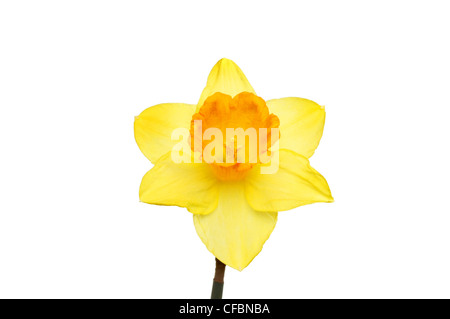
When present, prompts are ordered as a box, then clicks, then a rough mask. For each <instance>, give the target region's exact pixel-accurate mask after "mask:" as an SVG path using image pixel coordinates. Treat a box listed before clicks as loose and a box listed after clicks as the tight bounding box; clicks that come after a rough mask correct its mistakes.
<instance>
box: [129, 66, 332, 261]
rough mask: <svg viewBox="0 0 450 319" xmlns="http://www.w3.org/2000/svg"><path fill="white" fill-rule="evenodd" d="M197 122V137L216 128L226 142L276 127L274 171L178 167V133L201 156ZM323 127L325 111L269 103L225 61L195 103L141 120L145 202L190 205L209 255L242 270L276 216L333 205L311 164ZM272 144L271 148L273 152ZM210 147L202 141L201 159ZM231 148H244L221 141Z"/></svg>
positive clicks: (311, 105) (303, 102) (304, 104)
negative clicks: (238, 133) (229, 134)
mask: <svg viewBox="0 0 450 319" xmlns="http://www.w3.org/2000/svg"><path fill="white" fill-rule="evenodd" d="M195 121H201V122H202V128H201V132H200V133H205V131H206V130H207V129H208V128H218V129H219V130H221V131H222V132H223V134H224V136H225V135H226V134H225V131H226V129H227V128H235V129H236V128H243V129H247V128H249V127H254V128H257V129H265V130H266V131H267V132H269V131H270V129H279V139H278V140H276V142H275V143H276V145H277V148H278V150H272V153H274V154H275V153H276V155H277V156H276V158H277V170H276V171H275V172H274V173H271V174H262V172H261V169H262V168H263V167H265V166H267V165H268V163H263V162H262V161H260V160H259V159H258V160H257V161H256V162H252V163H250V162H248V161H244V162H242V161H241V162H239V163H231V164H230V163H226V162H220V161H219V162H211V161H206V160H204V159H203V160H202V159H200V160H197V161H191V162H181V163H175V162H174V160H173V159H172V154H173V150H174V148H176V146H177V145H179V143H180V140H179V139H178V140H177V139H173V132H174V131H175V130H177V129H179V128H183V129H185V130H186V131H188V132H190V136H189V140H188V142H189V143H190V146H191V149H190V150H191V151H193V152H192V153H191V155H192V154H194V153H196V152H195V151H196V150H195V149H194V148H193V144H194V143H193V142H195V138H196V137H195V136H194V135H195V130H196V129H195V127H194V123H195ZM324 123H325V110H324V107H322V106H320V105H318V104H317V103H315V102H313V101H310V100H307V99H302V98H296V97H288V98H281V99H275V100H268V101H265V100H264V99H262V98H261V97H259V96H257V95H256V92H255V91H254V90H253V88H252V86H251V85H250V83H249V82H248V80H247V78H246V77H245V75H244V73H243V72H242V71H241V69H240V68H239V67H238V66H237V65H236V64H235V63H234V62H233V61H231V60H228V59H222V60H220V61H219V62H218V63H217V64H216V65H215V66H214V67H213V69H212V71H211V73H210V74H209V77H208V80H207V84H206V87H205V89H204V90H203V92H202V94H201V96H200V100H199V101H198V104H197V105H192V104H181V103H166V104H159V105H155V106H152V107H150V108H148V109H146V110H145V111H143V112H142V113H141V114H140V115H139V116H137V117H136V119H135V124H134V132H135V138H136V142H137V144H138V146H139V148H140V149H141V151H142V153H143V154H144V155H145V156H146V157H147V158H148V159H149V160H150V161H151V162H152V163H154V167H153V168H152V169H151V170H150V171H149V172H148V173H147V174H146V175H145V176H144V177H143V179H142V183H141V186H140V190H139V197H140V200H141V201H142V202H145V203H149V204H156V205H175V206H181V207H186V208H187V210H188V211H189V212H191V213H192V214H193V218H194V225H195V229H196V231H197V234H198V235H199V237H200V238H201V240H202V241H203V243H204V244H205V245H206V247H207V248H208V250H209V251H210V252H211V253H213V254H214V255H215V256H216V258H217V259H219V260H220V261H222V262H223V263H224V264H226V265H228V266H231V267H233V268H235V269H237V270H242V269H244V268H245V267H247V266H248V265H249V263H250V262H251V261H252V260H253V258H255V256H256V255H258V253H259V252H260V251H261V249H262V247H263V245H264V243H265V241H266V240H267V239H268V238H269V236H270V234H271V233H272V231H273V229H274V227H275V224H276V222H277V214H278V212H279V211H285V210H289V209H292V208H295V207H298V206H301V205H306V204H311V203H316V202H332V201H333V198H332V196H331V192H330V189H329V187H328V184H327V182H326V180H325V178H324V177H323V176H322V175H320V174H319V173H318V172H317V171H316V170H315V169H313V168H312V167H311V166H310V164H309V160H308V158H309V157H311V156H312V155H313V153H314V151H315V149H316V147H317V146H318V144H319V141H320V139H321V137H322V132H323V127H324ZM266 131H263V132H266ZM261 134H263V133H259V136H258V137H261ZM269 135H270V133H268V136H267V138H269V139H270V136H269ZM262 137H266V136H262ZM274 145H275V144H271V143H268V146H269V148H270V146H274ZM205 147H207V143H205V141H204V140H203V141H202V142H200V153H201V151H202V150H203V151H205ZM230 148H231V149H232V150H233V148H234V151H236V150H237V149H241V148H244V149H245V148H246V147H245V146H243V145H237V144H236V143H235V141H234V140H232V139H230V140H226V141H225V142H224V150H225V154H228V153H229V151H230ZM197 151H198V150H197ZM197 153H198V152H197ZM232 153H234V152H232ZM191 155H189V156H191ZM258 155H261V154H260V153H259V154H258ZM272 155H273V154H272ZM225 156H226V155H225ZM200 157H201V155H200ZM247 160H248V157H247Z"/></svg>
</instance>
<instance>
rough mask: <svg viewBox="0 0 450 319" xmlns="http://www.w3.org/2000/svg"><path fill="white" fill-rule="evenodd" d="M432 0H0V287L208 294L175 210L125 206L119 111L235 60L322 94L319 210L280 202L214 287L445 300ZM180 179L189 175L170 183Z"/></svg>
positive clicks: (135, 170)
mask: <svg viewBox="0 0 450 319" xmlns="http://www.w3.org/2000/svg"><path fill="white" fill-rule="evenodd" d="M448 12H449V6H448V2H446V1H376V2H370V3H369V2H368V1H314V2H313V1H307V2H306V1H304V2H302V1H295V2H294V1H293V2H285V1H276V2H274V1H271V2H264V1H226V2H219V1H177V2H175V1H154V2H150V1H28V2H27V1H2V2H1V5H0V46H1V50H0V104H1V113H0V139H1V144H0V145H1V158H0V161H1V165H0V191H1V192H0V194H1V199H0V297H1V298H18V297H21V298H209V296H210V288H211V283H212V278H213V272H214V257H213V255H211V254H210V253H209V252H208V250H207V249H206V247H205V246H204V245H203V243H202V242H201V241H200V239H199V238H198V236H197V234H196V232H195V229H194V225H193V222H192V216H191V214H190V213H188V212H187V211H186V210H185V209H182V208H177V207H159V206H151V205H147V204H143V203H140V202H139V198H138V189H139V184H140V181H141V178H142V176H143V175H144V174H145V173H146V172H147V170H149V169H150V168H151V163H150V162H149V161H148V160H147V159H146V158H145V157H144V156H143V155H142V154H141V152H140V151H139V149H138V147H137V145H136V143H135V141H134V134H133V121H134V116H136V115H138V114H139V113H140V112H141V111H142V110H144V109H145V108H147V107H149V106H151V105H154V104H158V103H162V102H185V103H192V104H195V103H196V102H197V100H198V98H199V96H200V93H201V90H202V89H203V86H204V85H205V82H206V78H207V75H208V73H209V71H210V70H211V68H212V67H213V65H214V64H215V63H216V62H217V61H218V60H219V59H220V58H222V57H227V58H230V59H232V60H234V61H235V62H236V63H237V64H238V65H239V66H240V67H241V68H242V70H243V71H244V72H245V73H246V75H247V77H248V79H249V80H250V82H251V83H252V85H253V87H254V88H255V90H256V92H257V93H258V95H260V96H262V97H263V98H265V99H271V98H280V97H286V96H299V97H304V98H309V99H312V100H314V101H316V102H318V103H319V104H322V105H325V106H326V110H327V121H326V125H325V131H324V136H323V139H322V141H321V144H320V145H319V148H318V150H317V152H316V154H315V155H314V156H313V157H312V158H311V163H312V165H313V166H314V167H315V168H316V169H317V170H318V171H319V172H321V173H322V174H323V175H324V176H325V177H326V179H327V180H328V182H329V185H330V187H331V190H332V193H333V196H334V198H335V203H333V204H314V205H309V206H304V207H300V208H297V209H294V210H292V211H289V212H283V213H280V214H279V220H278V224H277V226H276V228H275V230H274V232H273V234H272V236H271V238H270V239H269V240H268V242H267V243H266V245H265V246H264V249H263V250H262V252H261V254H260V255H258V256H257V257H256V258H255V259H254V261H253V262H252V263H251V264H250V266H249V267H247V268H246V269H244V271H242V272H238V271H236V270H233V269H231V268H227V272H226V278H225V280H226V283H225V290H224V297H225V298H434V297H437V298H443V297H446V298H449V297H450V288H449V287H450V271H449V269H450V255H449V248H450V247H449V246H450V215H449V214H450V209H449V204H448V202H449V201H448V196H449V178H450V170H449V162H450V156H449V152H448V149H449V142H448V138H449V136H450V134H449V133H450V131H449V123H450V118H449V116H450V111H449V109H450V103H449V101H450V98H449V88H450V79H449V77H450V63H449V56H450V46H449V41H448V31H449V30H450V22H449V21H450V20H449V19H448ZM186 187H189V185H186Z"/></svg>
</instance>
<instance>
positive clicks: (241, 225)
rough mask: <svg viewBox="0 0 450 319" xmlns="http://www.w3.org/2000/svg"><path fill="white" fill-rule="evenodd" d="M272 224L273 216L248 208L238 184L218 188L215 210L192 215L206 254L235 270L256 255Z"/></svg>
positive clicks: (242, 190)
mask: <svg viewBox="0 0 450 319" xmlns="http://www.w3.org/2000/svg"><path fill="white" fill-rule="evenodd" d="M276 222H277V213H265V212H256V211H255V210H253V209H252V208H251V207H250V206H249V205H248V203H247V201H246V200H245V194H244V185H243V183H240V182H232V183H223V184H221V186H220V195H219V205H218V206H217V209H216V210H214V211H213V212H212V213H211V214H209V215H194V224H195V229H196V230H197V234H198V235H199V236H200V238H201V240H202V241H203V243H204V244H205V245H206V247H207V248H208V250H209V251H210V252H211V253H213V254H214V256H216V257H217V258H218V259H219V260H221V261H222V262H223V263H225V264H226V265H228V266H230V267H233V268H235V269H237V270H242V269H244V268H245V267H247V265H248V264H249V263H250V262H251V261H252V260H253V258H255V256H256V255H258V253H259V252H260V251H261V249H262V247H263V244H264V242H265V241H266V240H267V239H268V238H269V236H270V234H271V233H272V231H273V229H274V227H275V224H276Z"/></svg>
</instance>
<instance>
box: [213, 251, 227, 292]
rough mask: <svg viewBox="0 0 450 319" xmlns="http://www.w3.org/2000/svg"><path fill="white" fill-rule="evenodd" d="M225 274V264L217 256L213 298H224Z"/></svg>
mask: <svg viewBox="0 0 450 319" xmlns="http://www.w3.org/2000/svg"><path fill="white" fill-rule="evenodd" d="M224 276H225V264H224V263H223V262H221V261H220V260H219V259H217V258H216V273H215V274H214V280H213V286H212V291H211V299H222V293H223V277H224Z"/></svg>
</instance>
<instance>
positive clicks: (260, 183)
mask: <svg viewBox="0 0 450 319" xmlns="http://www.w3.org/2000/svg"><path fill="white" fill-rule="evenodd" d="M259 168H260V167H254V168H253V169H252V171H251V172H249V175H248V176H247V178H246V180H245V193H246V197H247V200H248V202H249V204H250V206H251V207H253V208H254V209H255V210H257V211H271V212H272V211H273V212H277V211H283V210H289V209H292V208H295V207H297V206H302V205H307V204H312V203H317V202H328V203H329V202H332V201H333V197H332V196H331V192H330V188H329V187H328V183H327V181H326V180H325V178H324V177H323V176H322V175H320V174H319V172H317V171H316V170H315V169H314V168H312V167H311V166H310V165H309V161H308V159H307V158H305V157H303V156H301V155H299V154H297V153H294V152H292V151H288V150H280V151H279V168H278V171H277V172H276V173H274V174H261V173H260V170H259Z"/></svg>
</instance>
